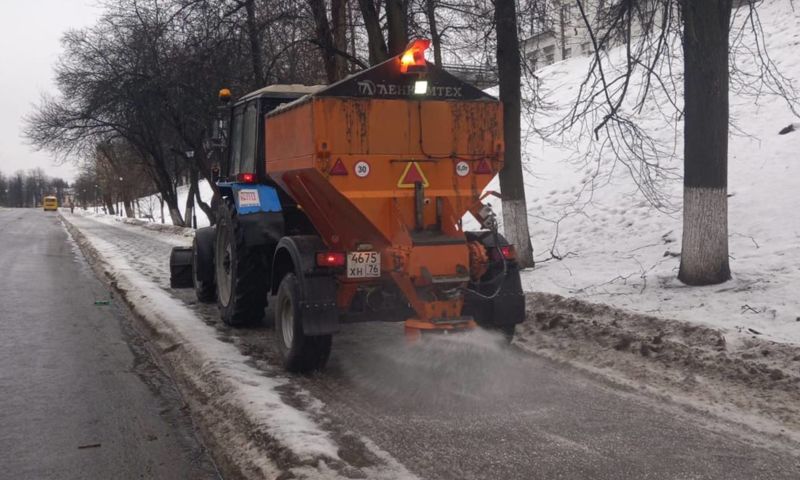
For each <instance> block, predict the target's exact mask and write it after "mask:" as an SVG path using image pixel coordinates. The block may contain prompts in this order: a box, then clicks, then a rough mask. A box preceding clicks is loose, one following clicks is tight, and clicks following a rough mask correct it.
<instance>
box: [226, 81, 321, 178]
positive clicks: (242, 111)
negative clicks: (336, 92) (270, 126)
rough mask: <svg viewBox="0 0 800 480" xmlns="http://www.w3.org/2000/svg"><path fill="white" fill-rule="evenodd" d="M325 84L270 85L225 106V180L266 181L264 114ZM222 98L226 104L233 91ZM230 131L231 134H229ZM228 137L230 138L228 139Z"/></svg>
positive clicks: (227, 92)
mask: <svg viewBox="0 0 800 480" xmlns="http://www.w3.org/2000/svg"><path fill="white" fill-rule="evenodd" d="M321 88H323V87H322V86H308V85H269V86H267V87H264V88H261V89H258V90H256V91H254V92H250V93H248V94H247V95H245V96H243V97H241V98H239V99H238V100H236V101H235V103H234V104H233V105H232V106H227V105H226V106H224V107H222V109H223V113H222V115H220V117H221V118H222V119H223V120H222V121H221V122H220V123H221V125H220V127H219V128H215V129H214V130H215V131H216V132H218V133H217V140H218V142H217V145H218V146H219V147H222V150H223V153H222V156H223V160H222V161H221V162H220V164H221V165H220V176H221V179H222V180H223V181H226V182H241V183H267V182H268V178H267V175H266V172H265V169H264V162H263V161H259V159H263V158H264V135H263V131H264V117H265V115H266V114H267V113H269V112H271V111H273V110H274V109H276V108H277V107H279V106H281V105H284V104H287V103H291V102H293V101H295V100H297V99H299V98H301V97H303V96H305V95H308V94H311V93H314V92H316V91H318V90H320V89H321ZM220 99H221V100H222V101H223V102H225V103H226V104H227V102H228V101H229V100H230V91H228V90H227V89H223V90H222V91H221V92H220ZM228 132H229V133H228ZM226 137H227V138H226Z"/></svg>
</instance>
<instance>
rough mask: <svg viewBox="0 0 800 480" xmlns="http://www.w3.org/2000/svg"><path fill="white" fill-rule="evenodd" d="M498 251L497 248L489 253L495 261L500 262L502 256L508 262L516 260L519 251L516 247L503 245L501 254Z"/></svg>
mask: <svg viewBox="0 0 800 480" xmlns="http://www.w3.org/2000/svg"><path fill="white" fill-rule="evenodd" d="M497 250H498V249H497V248H492V249H491V250H490V251H489V256H490V257H491V258H492V260H494V261H498V260H500V255H502V256H503V258H504V259H506V260H514V259H515V258H517V251H516V250H515V249H514V245H503V246H501V247H500V248H499V250H500V251H499V252H498V251H497Z"/></svg>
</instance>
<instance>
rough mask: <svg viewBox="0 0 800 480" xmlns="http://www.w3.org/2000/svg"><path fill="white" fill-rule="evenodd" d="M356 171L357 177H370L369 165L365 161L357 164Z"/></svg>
mask: <svg viewBox="0 0 800 480" xmlns="http://www.w3.org/2000/svg"><path fill="white" fill-rule="evenodd" d="M355 171H356V176H357V177H361V178H364V177H366V176H367V175H369V163H367V162H365V161H364V160H361V161H360V162H357V163H356V165H355Z"/></svg>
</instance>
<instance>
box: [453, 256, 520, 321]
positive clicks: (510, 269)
mask: <svg viewBox="0 0 800 480" xmlns="http://www.w3.org/2000/svg"><path fill="white" fill-rule="evenodd" d="M498 274H499V275H502V270H501V271H500V272H498V271H496V270H494V271H489V272H488V273H487V274H486V275H484V278H483V279H482V280H489V279H491V278H495V277H496V276H497V275H498ZM501 282H502V283H500V290H499V291H497V287H498V283H492V282H485V283H481V284H479V285H470V289H473V290H475V291H477V292H478V293H480V294H481V295H483V297H482V296H480V295H476V294H475V293H472V292H469V291H468V292H466V293H465V302H464V309H463V315H471V316H472V317H473V318H475V321H476V322H478V325H480V326H481V327H484V328H492V327H501V326H510V325H516V324H518V323H522V322H523V321H525V294H524V293H522V281H521V280H520V276H519V268H518V267H517V265H516V264H514V263H513V262H509V263H508V264H507V271H506V275H505V277H504V278H502V281H501ZM495 292H497V293H496V294H495ZM492 295H494V297H492V298H484V297H491V296H492Z"/></svg>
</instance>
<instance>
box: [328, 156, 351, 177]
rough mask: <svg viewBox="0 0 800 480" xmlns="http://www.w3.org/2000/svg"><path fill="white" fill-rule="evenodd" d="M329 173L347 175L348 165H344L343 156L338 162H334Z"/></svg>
mask: <svg viewBox="0 0 800 480" xmlns="http://www.w3.org/2000/svg"><path fill="white" fill-rule="evenodd" d="M328 175H347V167H345V166H344V162H342V159H341V158H337V159H336V163H334V164H333V167H332V168H331V169H330V171H329V172H328Z"/></svg>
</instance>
